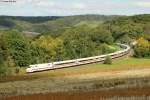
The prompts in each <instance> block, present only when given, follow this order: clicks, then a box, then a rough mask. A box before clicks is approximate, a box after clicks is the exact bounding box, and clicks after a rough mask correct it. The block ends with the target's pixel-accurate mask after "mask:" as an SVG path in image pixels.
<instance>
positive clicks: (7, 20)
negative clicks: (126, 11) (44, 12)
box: [0, 14, 150, 34]
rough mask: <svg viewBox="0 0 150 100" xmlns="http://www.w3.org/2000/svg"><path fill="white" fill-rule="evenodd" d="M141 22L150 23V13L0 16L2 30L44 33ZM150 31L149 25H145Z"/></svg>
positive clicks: (59, 32)
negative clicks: (126, 14)
mask: <svg viewBox="0 0 150 100" xmlns="http://www.w3.org/2000/svg"><path fill="white" fill-rule="evenodd" d="M129 21H130V22H134V23H140V24H148V25H149V23H150V15H149V14H144V15H135V16H105V15H76V16H59V17H58V16H46V17H40V16H38V17H21V16H0V31H3V30H9V29H16V30H19V31H28V32H37V33H42V34H61V33H62V32H63V31H64V30H65V29H67V28H71V27H77V26H82V25H87V26H89V27H91V28H92V27H93V28H95V27H97V26H100V25H101V24H103V23H110V22H111V23H112V24H113V25H116V24H118V25H119V24H121V23H122V24H124V22H127V23H128V22H129ZM145 30H147V31H148V32H149V27H148V26H147V28H146V27H145Z"/></svg>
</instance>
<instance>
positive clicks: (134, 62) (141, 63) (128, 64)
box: [34, 58, 150, 76]
mask: <svg viewBox="0 0 150 100" xmlns="http://www.w3.org/2000/svg"><path fill="white" fill-rule="evenodd" d="M144 67H149V68H150V59H137V58H125V59H122V60H117V61H114V62H113V64H112V65H105V64H100V63H97V64H90V65H84V66H78V67H71V68H65V69H57V70H50V71H45V72H39V73H35V74H34V75H46V76H66V75H77V74H87V73H95V72H102V71H116V70H127V69H136V68H144Z"/></svg>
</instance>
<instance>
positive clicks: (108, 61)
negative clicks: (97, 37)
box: [104, 56, 112, 65]
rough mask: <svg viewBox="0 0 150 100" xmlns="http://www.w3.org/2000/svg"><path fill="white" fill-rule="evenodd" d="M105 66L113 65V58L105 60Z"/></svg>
mask: <svg viewBox="0 0 150 100" xmlns="http://www.w3.org/2000/svg"><path fill="white" fill-rule="evenodd" d="M104 64H109V65H111V64H112V58H111V57H110V56H107V57H106V58H105V61H104Z"/></svg>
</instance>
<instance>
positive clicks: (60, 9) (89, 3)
mask: <svg viewBox="0 0 150 100" xmlns="http://www.w3.org/2000/svg"><path fill="white" fill-rule="evenodd" d="M79 14H104V15H134V14H150V0H16V2H15V3H8V2H2V0H0V15H13V16H16V15H17V16H66V15H79Z"/></svg>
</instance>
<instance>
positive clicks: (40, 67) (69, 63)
mask: <svg viewBox="0 0 150 100" xmlns="http://www.w3.org/2000/svg"><path fill="white" fill-rule="evenodd" d="M117 45H119V46H120V47H121V48H122V50H120V51H117V52H114V53H110V54H105V55H100V56H94V57H87V58H80V59H73V60H66V61H58V62H52V63H45V64H35V65H30V66H29V68H27V69H26V72H27V73H32V72H39V71H44V70H50V69H59V68H66V67H73V66H79V65H86V64H91V63H96V62H102V61H104V60H105V58H106V57H107V56H111V58H112V59H116V58H119V57H122V56H124V55H127V54H128V53H129V51H130V46H128V45H125V44H119V43H118V44H117Z"/></svg>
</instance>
